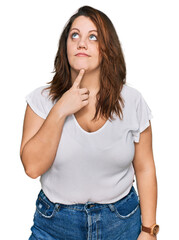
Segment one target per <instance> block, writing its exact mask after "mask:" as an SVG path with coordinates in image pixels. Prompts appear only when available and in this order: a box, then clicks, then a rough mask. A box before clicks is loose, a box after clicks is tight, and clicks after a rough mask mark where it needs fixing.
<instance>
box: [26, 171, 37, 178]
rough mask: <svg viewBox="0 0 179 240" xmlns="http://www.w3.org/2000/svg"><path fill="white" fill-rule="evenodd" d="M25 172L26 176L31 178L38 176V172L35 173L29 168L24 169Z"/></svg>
mask: <svg viewBox="0 0 179 240" xmlns="http://www.w3.org/2000/svg"><path fill="white" fill-rule="evenodd" d="M25 173H26V175H27V176H29V177H30V178H32V179H36V178H38V177H39V175H38V174H36V173H35V172H34V171H32V170H29V169H25Z"/></svg>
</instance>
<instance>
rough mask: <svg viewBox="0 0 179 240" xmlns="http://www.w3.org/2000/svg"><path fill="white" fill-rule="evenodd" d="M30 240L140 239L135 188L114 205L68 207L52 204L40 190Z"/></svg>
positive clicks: (137, 199) (139, 220) (138, 207)
mask: <svg viewBox="0 0 179 240" xmlns="http://www.w3.org/2000/svg"><path fill="white" fill-rule="evenodd" d="M33 221H34V224H33V226H32V227H31V231H32V234H31V236H30V238H29V240H44V239H47V240H54V239H56V240H137V238H138V236H139V234H140V232H141V209H140V202H139V198H138V195H137V193H136V191H135V188H134V187H133V186H132V188H131V190H130V192H129V193H128V195H127V196H125V197H124V198H122V199H120V200H119V201H117V202H114V203H108V204H99V203H94V202H87V203H85V204H72V205H65V204H61V203H53V202H51V201H50V200H49V199H48V198H47V196H46V195H45V194H44V192H43V190H42V189H41V190H40V192H39V194H38V197H37V200H36V211H35V214H34V219H33Z"/></svg>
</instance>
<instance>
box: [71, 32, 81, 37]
mask: <svg viewBox="0 0 179 240" xmlns="http://www.w3.org/2000/svg"><path fill="white" fill-rule="evenodd" d="M78 36H79V35H78V33H77V32H74V33H72V35H71V37H72V38H78Z"/></svg>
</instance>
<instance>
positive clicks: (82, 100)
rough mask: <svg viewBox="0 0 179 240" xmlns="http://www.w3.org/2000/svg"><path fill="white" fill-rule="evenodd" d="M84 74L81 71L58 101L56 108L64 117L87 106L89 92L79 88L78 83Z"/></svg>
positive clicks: (82, 70) (83, 71)
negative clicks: (57, 107)
mask: <svg viewBox="0 0 179 240" xmlns="http://www.w3.org/2000/svg"><path fill="white" fill-rule="evenodd" d="M84 73H85V70H84V69H81V70H80V72H79V74H78V76H77V78H76V79H75V81H74V83H73V85H72V87H71V88H70V89H69V90H68V91H66V92H65V93H64V94H63V95H62V97H61V98H60V99H59V101H58V106H59V105H60V106H59V109H60V111H61V112H63V114H64V115H65V116H68V115H70V114H73V113H75V112H77V111H79V110H80V109H81V108H82V107H84V106H86V105H87V104H88V97H89V90H88V89H87V88H80V82H81V80H82V78H83V75H84Z"/></svg>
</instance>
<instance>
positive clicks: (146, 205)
mask: <svg viewBox="0 0 179 240" xmlns="http://www.w3.org/2000/svg"><path fill="white" fill-rule="evenodd" d="M136 180H137V188H138V193H139V199H140V207H141V215H142V224H143V225H144V226H146V227H150V226H152V225H153V224H154V223H156V209H157V179H156V172H155V168H152V169H150V170H145V171H138V172H136Z"/></svg>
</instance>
